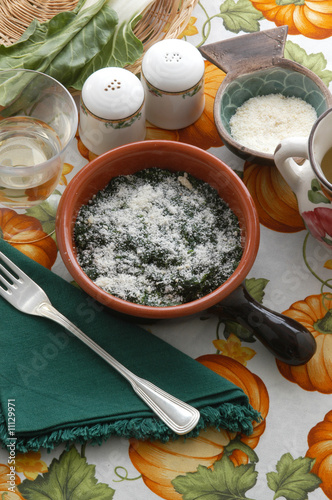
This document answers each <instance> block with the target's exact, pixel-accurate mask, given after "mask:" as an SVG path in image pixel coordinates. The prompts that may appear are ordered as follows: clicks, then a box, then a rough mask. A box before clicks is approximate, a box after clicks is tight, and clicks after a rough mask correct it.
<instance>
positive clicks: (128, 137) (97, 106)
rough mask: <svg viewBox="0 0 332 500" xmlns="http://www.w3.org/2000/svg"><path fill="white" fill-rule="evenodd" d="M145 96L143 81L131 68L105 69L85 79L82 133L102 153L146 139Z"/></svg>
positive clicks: (86, 140)
mask: <svg viewBox="0 0 332 500" xmlns="http://www.w3.org/2000/svg"><path fill="white" fill-rule="evenodd" d="M145 134H146V128H145V96H144V89H143V86H142V83H141V81H140V80H139V78H137V76H135V75H134V74H133V73H131V72H130V71H128V70H126V69H123V68H117V67H108V68H102V69H100V70H98V71H96V72H95V73H93V74H92V75H90V76H89V78H88V79H87V80H86V81H85V82H84V85H83V88H82V94H81V102H80V125H79V135H80V139H81V141H82V142H83V144H84V145H85V146H86V147H87V148H88V149H89V150H90V151H91V152H93V153H95V154H97V155H100V154H102V153H105V152H106V151H109V150H110V149H113V148H115V147H117V146H122V145H123V144H127V143H130V142H136V141H141V140H143V139H144V138H145Z"/></svg>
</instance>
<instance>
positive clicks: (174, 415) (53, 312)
mask: <svg viewBox="0 0 332 500" xmlns="http://www.w3.org/2000/svg"><path fill="white" fill-rule="evenodd" d="M36 313H37V314H38V315H40V316H43V317H45V318H48V319H51V320H53V321H55V322H56V323H59V324H60V325H61V326H63V327H64V328H66V329H67V330H69V331H70V332H71V333H73V334H74V335H75V336H76V337H77V338H79V339H80V340H81V341H82V342H84V344H86V345H87V346H88V347H90V349H92V350H93V351H94V352H95V353H96V354H98V355H99V356H100V357H101V358H103V360H104V361H106V362H107V363H108V364H109V365H111V366H112V367H113V368H114V369H115V370H117V371H118V372H119V373H120V374H121V375H122V376H123V377H124V378H125V379H127V380H128V382H130V384H131V386H132V388H133V389H134V391H135V392H136V394H137V395H138V396H139V397H140V398H141V399H142V400H143V401H144V402H145V403H146V404H147V405H148V406H149V407H150V408H151V410H152V411H153V412H154V413H156V415H158V417H159V418H160V419H161V420H162V421H163V422H164V423H165V424H166V425H167V426H168V427H169V428H170V429H172V430H173V431H174V432H175V433H176V434H179V435H182V434H187V433H188V432H189V431H191V430H192V429H193V428H194V427H195V426H196V424H197V422H198V420H199V418H200V413H199V411H198V410H197V409H196V408H194V407H193V406H190V405H188V404H187V403H185V402H184V401H181V400H179V399H177V398H176V397H174V396H172V395H171V394H168V393H167V392H165V391H163V390H162V389H160V388H159V387H157V386H155V385H154V384H152V383H151V382H148V381H147V380H145V379H143V378H141V377H138V376H137V375H134V374H133V373H132V372H131V371H130V370H128V368H126V367H125V366H123V365H122V364H121V363H119V361H117V360H116V359H115V358H113V356H111V355H110V354H109V353H108V352H106V351H105V350H104V349H103V348H102V347H100V346H99V345H98V344H96V342H94V341H93V340H92V339H91V338H90V337H88V336H87V335H86V334H85V333H83V332H82V331H81V330H80V329H79V328H77V326H75V325H74V324H73V323H71V322H70V321H69V319H68V318H66V317H65V316H63V315H62V314H61V313H60V312H59V311H58V310H57V309H55V307H53V306H52V305H51V304H49V303H47V302H42V303H41V304H40V305H39V306H38V307H37V308H36Z"/></svg>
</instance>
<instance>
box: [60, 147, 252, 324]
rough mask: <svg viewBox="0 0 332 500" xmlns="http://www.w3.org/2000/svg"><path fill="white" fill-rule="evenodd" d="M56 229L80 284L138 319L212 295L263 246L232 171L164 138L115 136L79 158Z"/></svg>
mask: <svg viewBox="0 0 332 500" xmlns="http://www.w3.org/2000/svg"><path fill="white" fill-rule="evenodd" d="M147 182H148V183H147ZM211 200H212V203H210V201H211ZM209 204H211V207H210V206H209ZM219 205H220V206H219ZM216 210H217V211H216ZM215 215H216V219H217V226H211V224H214V218H215ZM184 217H186V218H184ZM177 223H178V225H177ZM233 224H235V226H234V225H233ZM211 228H213V229H211ZM223 231H226V232H223ZM56 234H57V242H58V246H59V251H60V254H61V256H62V259H63V261H64V263H65V265H66V267H67V269H68V271H69V272H70V274H71V276H72V277H73V278H74V280H75V281H76V282H77V284H78V285H79V286H80V287H81V288H82V289H83V290H85V291H86V292H87V293H88V294H89V295H90V296H91V297H93V298H94V299H96V300H97V301H99V302H100V303H102V304H104V305H106V306H108V307H109V308H110V309H112V310H113V311H117V312H118V313H121V314H124V315H126V316H133V317H135V318H144V319H167V318H176V317H182V316H189V315H192V314H196V313H198V312H201V311H203V310H206V309H207V308H209V307H212V306H214V305H215V304H218V303H219V302H220V301H222V300H223V298H225V297H227V296H228V295H229V294H230V293H231V292H232V291H234V290H236V289H237V288H238V287H239V286H240V285H241V283H242V282H243V281H244V279H245V277H246V276H247V274H248V272H249V270H250V269H251V267H252V265H253V263H254V261H255V258H256V254H257V251H258V246H259V222H258V216H257V213H256V209H255V206H254V203H253V200H252V198H251V196H250V194H249V192H248V190H247V188H246V187H245V185H244V184H243V183H242V182H241V180H240V178H239V177H238V176H237V175H236V174H235V172H234V171H233V170H232V169H231V168H230V167H228V166H227V165H226V164H225V163H223V162H222V161H221V160H220V159H218V158H217V157H215V156H214V155H212V154H210V153H208V152H206V151H204V150H202V149H200V148H197V147H195V146H192V145H189V144H184V143H179V142H174V141H167V140H159V141H158V140H156V141H152V140H149V141H141V142H136V143H132V144H128V145H125V146H121V147H118V148H115V149H113V150H111V151H108V152H107V153H105V154H103V155H101V156H99V157H97V158H96V159H94V160H92V161H91V162H90V163H89V164H87V165H86V166H85V167H83V168H82V169H81V170H80V171H79V172H78V173H77V174H76V175H75V177H74V178H73V179H72V180H71V181H70V183H69V184H68V186H67V188H66V190H65V191H64V193H63V195H62V197H61V200H60V204H59V208H58V212H57V220H56ZM182 236H184V239H185V242H183V241H182ZM207 236H208V237H209V239H208V238H207ZM188 245H189V246H188ZM142 259H143V260H142ZM205 265H206V266H209V267H207V268H206V270H205V268H204V266H205ZM158 266H159V267H158ZM195 266H196V267H195ZM211 266H212V267H211ZM232 266H233V267H232ZM177 273H178V274H177ZM227 273H228V274H227ZM150 275H151V276H152V278H153V279H154V280H155V282H156V287H157V288H156V290H155V289H154V288H153V286H154V285H151V283H150V281H149V280H150ZM198 276H201V278H200V280H198ZM223 277H224V278H223ZM212 278H213V279H215V282H214V281H213V279H212ZM207 282H209V283H210V286H212V289H209V288H208V287H207V288H206V284H207ZM174 283H176V284H177V283H179V286H180V285H181V286H180V288H181V291H180V292H179V291H177V290H176V293H175V292H174V293H173V292H172V289H171V287H172V286H173V285H174ZM213 283H214V284H213ZM187 284H188V290H189V291H188V294H187V295H185V292H186V290H185V291H184V289H185V288H186V286H187ZM192 285H193V286H192ZM174 286H175V285H174ZM114 287H115V288H114ZM197 287H199V292H197V289H198V288H197ZM172 293H173V295H172ZM182 294H184V297H185V298H184V299H183V300H184V302H182ZM136 297H140V298H139V299H138V298H136Z"/></svg>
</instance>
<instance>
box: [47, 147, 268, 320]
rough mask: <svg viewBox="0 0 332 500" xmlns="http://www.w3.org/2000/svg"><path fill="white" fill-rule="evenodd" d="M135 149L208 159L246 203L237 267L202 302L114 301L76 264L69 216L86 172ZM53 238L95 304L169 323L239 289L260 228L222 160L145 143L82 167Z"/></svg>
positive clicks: (197, 151)
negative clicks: (153, 303)
mask: <svg viewBox="0 0 332 500" xmlns="http://www.w3.org/2000/svg"><path fill="white" fill-rule="evenodd" d="M138 145H139V147H140V148H143V149H144V151H147V150H150V149H151V148H158V149H159V150H160V149H163V150H166V149H168V148H169V147H172V148H174V149H175V150H177V151H186V152H190V153H191V154H193V155H196V156H198V157H200V158H202V159H209V162H212V163H213V164H214V166H217V168H219V169H220V168H221V170H222V171H226V172H227V174H228V175H229V176H230V178H231V179H232V181H233V183H234V184H235V186H236V188H237V189H238V190H239V191H240V193H241V196H242V197H243V198H244V199H245V202H246V206H247V210H248V216H247V225H246V244H245V247H244V249H243V254H242V258H241V260H240V263H239V265H238V267H237V269H236V271H234V272H233V274H232V275H231V276H230V277H229V278H228V279H227V280H226V281H225V282H224V283H223V284H222V285H220V286H219V287H218V288H216V289H215V290H213V291H212V292H210V293H209V294H207V295H205V296H204V297H202V298H199V299H196V300H194V301H191V302H187V303H184V304H179V305H175V306H165V307H160V306H146V305H141V304H136V303H133V302H129V301H126V300H124V299H120V298H117V297H115V296H114V295H111V294H109V293H108V292H106V291H104V290H102V289H101V288H100V287H98V286H97V285H95V284H94V283H93V282H92V280H91V279H90V278H88V276H87V275H86V274H85V273H84V272H83V271H82V269H81V268H80V266H79V264H78V262H77V259H76V254H75V251H74V245H73V237H72V230H73V227H74V223H75V221H74V220H72V213H73V207H74V206H75V200H77V197H78V194H79V191H80V188H81V187H82V185H84V184H85V182H86V181H85V175H86V172H87V170H89V171H90V172H91V171H96V170H98V168H100V165H101V164H103V163H104V162H105V161H111V160H112V157H113V156H117V155H121V154H122V152H124V153H128V151H133V150H135V148H136V147H137V146H138ZM110 179H111V176H110ZM73 181H74V182H73ZM75 217H76V215H75ZM56 236H57V243H58V248H59V252H60V255H61V257H62V260H63V262H64V264H65V266H66V268H67V270H68V271H69V273H70V275H71V276H72V277H73V279H74V280H75V281H76V283H77V284H78V285H79V286H80V287H81V288H82V289H83V290H85V291H86V293H88V294H89V295H90V296H92V297H93V298H95V299H96V300H97V301H98V302H100V303H101V304H103V305H105V306H107V307H109V308H110V309H112V310H114V311H117V312H118V313H122V314H125V315H127V316H128V315H129V316H135V317H138V318H146V319H166V318H167V319H168V318H179V317H184V316H190V315H193V314H195V313H197V312H201V311H204V310H206V309H208V308H210V307H212V306H214V305H216V304H217V303H218V302H220V301H221V300H222V299H223V298H225V297H226V296H228V295H229V294H230V293H231V292H232V291H233V290H235V289H236V288H237V287H238V286H240V285H241V283H242V282H243V280H244V279H245V277H246V276H247V274H248V272H249V270H250V269H251V267H252V266H253V264H254V261H255V259H256V256H257V253H258V248H259V242H260V226H259V218H258V213H257V210H256V207H255V203H254V201H253V199H252V197H251V195H250V193H249V191H248V189H247V187H246V186H245V184H244V183H243V181H242V180H241V179H240V177H239V176H238V175H237V174H236V173H235V172H234V171H233V170H232V169H231V168H230V167H229V166H228V165H226V163H224V162H223V161H222V160H220V159H219V158H217V157H216V156H215V155H213V154H211V153H209V152H208V151H205V150H203V149H201V148H199V147H197V146H194V145H191V144H187V143H181V142H178V141H170V140H144V141H137V142H134V143H130V144H126V145H124V146H119V147H117V148H114V149H112V150H110V151H108V152H106V153H104V154H102V155H100V156H98V157H97V158H95V159H93V160H92V161H90V162H88V163H87V164H86V165H85V166H84V167H82V169H81V170H79V171H78V172H77V174H76V175H75V176H74V177H73V179H72V180H71V181H70V182H69V183H68V185H67V187H66V189H65V191H64V192H63V194H62V196H61V198H60V202H59V206H58V210H57V215H56ZM66 242H71V244H70V245H67V244H66ZM128 309H129V311H128Z"/></svg>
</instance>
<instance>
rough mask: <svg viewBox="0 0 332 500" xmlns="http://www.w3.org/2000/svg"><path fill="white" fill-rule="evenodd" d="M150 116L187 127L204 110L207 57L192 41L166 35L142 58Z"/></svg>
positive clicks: (156, 121)
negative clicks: (205, 60)
mask: <svg viewBox="0 0 332 500" xmlns="http://www.w3.org/2000/svg"><path fill="white" fill-rule="evenodd" d="M142 84H143V87H144V90H145V98H146V119H147V120H148V121H149V122H150V123H152V124H153V125H156V126H157V127H159V128H164V129H168V130H174V129H179V128H183V127H187V126H189V125H191V124H192V123H194V122H195V121H196V120H197V119H198V118H199V117H200V115H201V114H202V112H203V109H204V104H205V96H204V60H203V57H202V56H201V54H200V52H199V51H198V50H197V49H196V47H194V46H193V45H192V44H190V43H189V42H186V41H184V40H178V39H166V40H162V41H160V42H157V43H155V44H154V45H152V46H151V47H150V48H149V49H148V50H147V52H146V53H145V55H144V57H143V61H142Z"/></svg>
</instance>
